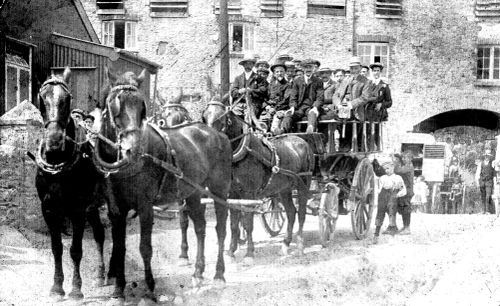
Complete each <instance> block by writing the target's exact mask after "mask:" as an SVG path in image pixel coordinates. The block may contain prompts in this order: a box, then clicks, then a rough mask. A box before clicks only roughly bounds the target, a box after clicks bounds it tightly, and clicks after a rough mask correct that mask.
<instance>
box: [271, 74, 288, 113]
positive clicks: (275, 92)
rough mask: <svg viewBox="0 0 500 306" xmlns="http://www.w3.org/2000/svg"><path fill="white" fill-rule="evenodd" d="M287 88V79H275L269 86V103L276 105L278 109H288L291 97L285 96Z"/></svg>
mask: <svg viewBox="0 0 500 306" xmlns="http://www.w3.org/2000/svg"><path fill="white" fill-rule="evenodd" d="M287 88H288V82H287V81H286V80H285V79H283V80H282V81H281V82H280V81H278V80H277V79H273V80H272V81H271V84H269V87H268V93H269V100H268V101H267V105H270V106H272V107H274V108H275V109H276V110H277V111H279V110H286V109H288V107H289V99H286V97H285V93H286V91H287Z"/></svg>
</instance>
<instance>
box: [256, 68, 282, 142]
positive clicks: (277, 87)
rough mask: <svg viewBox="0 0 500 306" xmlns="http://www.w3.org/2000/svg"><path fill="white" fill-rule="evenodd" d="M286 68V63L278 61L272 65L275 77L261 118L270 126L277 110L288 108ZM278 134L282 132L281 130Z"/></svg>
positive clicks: (269, 88)
mask: <svg viewBox="0 0 500 306" xmlns="http://www.w3.org/2000/svg"><path fill="white" fill-rule="evenodd" d="M285 69H286V66H285V64H283V63H281V62H278V61H277V62H276V63H275V64H274V65H272V66H271V72H272V73H273V78H272V80H271V83H270V84H269V87H268V92H269V100H268V101H267V103H265V104H264V111H263V112H262V115H261V116H260V119H259V121H262V122H264V123H265V124H266V125H267V126H268V127H269V126H270V124H271V121H272V119H273V116H274V115H275V114H276V112H278V111H285V110H287V109H288V100H286V99H285V92H286V90H287V88H288V81H287V80H286V78H285ZM275 132H277V131H273V133H275ZM276 134H280V133H279V131H278V132H277V133H276Z"/></svg>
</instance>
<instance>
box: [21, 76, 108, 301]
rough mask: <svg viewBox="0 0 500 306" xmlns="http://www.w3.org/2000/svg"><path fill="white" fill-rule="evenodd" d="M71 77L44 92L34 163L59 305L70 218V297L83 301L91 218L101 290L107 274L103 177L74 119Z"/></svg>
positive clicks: (52, 81) (52, 80)
mask: <svg viewBox="0 0 500 306" xmlns="http://www.w3.org/2000/svg"><path fill="white" fill-rule="evenodd" d="M70 73H71V71H70V69H69V68H66V69H65V70H64V72H63V75H62V76H61V75H52V76H51V77H50V78H49V79H47V80H46V81H45V82H44V83H43V84H42V86H41V88H40V91H39V94H38V103H39V105H40V112H41V114H42V118H43V121H44V126H45V133H44V136H43V139H42V140H41V142H40V144H39V147H38V151H37V153H36V157H35V158H34V159H35V162H36V164H37V166H38V169H37V173H36V178H35V186H36V189H37V192H38V196H39V198H40V201H41V206H42V213H43V218H44V219H45V222H46V224H47V227H48V229H49V232H50V238H51V247H52V254H53V256H54V266H55V271H54V283H53V285H52V288H51V289H50V295H51V296H52V297H54V298H56V299H62V298H63V297H64V295H65V292H64V289H63V281H64V274H63V267H62V254H63V245H62V241H61V231H62V229H63V221H64V220H65V218H69V219H70V220H71V223H72V229H73V237H72V243H71V249H70V253H71V259H72V260H73V280H72V290H71V293H70V294H69V297H70V298H72V299H82V298H83V294H82V291H81V287H82V278H81V276H80V261H81V259H82V239H83V232H84V229H85V222H86V218H87V220H88V221H89V223H90V225H91V226H92V229H93V234H94V239H95V242H96V244H97V249H98V253H99V256H98V264H99V267H98V272H97V275H96V279H97V285H100V286H101V285H103V284H104V272H105V271H104V269H105V267H104V259H103V244H104V227H103V225H102V223H101V220H100V217H99V212H98V207H97V205H96V201H97V194H96V190H98V188H97V187H98V185H97V184H98V183H99V182H100V174H99V173H98V172H97V169H96V168H95V166H94V163H93V161H92V159H91V158H90V156H92V147H91V145H90V144H89V142H88V141H86V135H85V131H84V129H83V128H82V127H80V126H78V125H77V124H76V122H75V121H73V119H72V118H71V117H70V104H71V93H70V90H69V86H68V80H69V77H70ZM29 154H30V153H29ZM31 157H33V156H31Z"/></svg>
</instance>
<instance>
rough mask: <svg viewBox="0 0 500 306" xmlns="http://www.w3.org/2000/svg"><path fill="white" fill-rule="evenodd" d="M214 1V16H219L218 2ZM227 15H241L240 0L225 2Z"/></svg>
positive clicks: (217, 0)
mask: <svg viewBox="0 0 500 306" xmlns="http://www.w3.org/2000/svg"><path fill="white" fill-rule="evenodd" d="M214 1H215V14H220V2H219V0H214ZM227 14H228V15H241V0H228V1H227Z"/></svg>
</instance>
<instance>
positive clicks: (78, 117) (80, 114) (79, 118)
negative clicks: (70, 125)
mask: <svg viewBox="0 0 500 306" xmlns="http://www.w3.org/2000/svg"><path fill="white" fill-rule="evenodd" d="M85 117H86V114H85V112H84V111H83V110H81V109H79V108H75V109H73V110H72V111H71V118H73V120H75V123H76V124H77V125H79V124H80V122H83V119H84V118H85Z"/></svg>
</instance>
